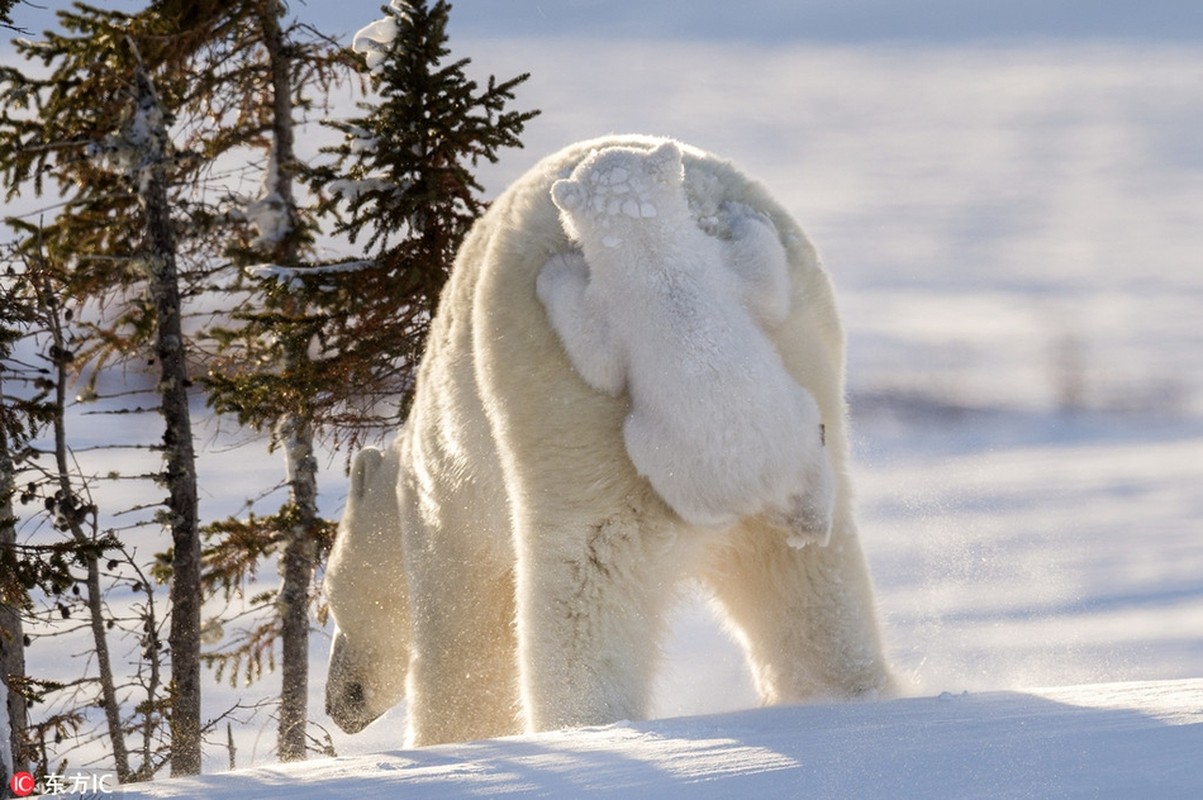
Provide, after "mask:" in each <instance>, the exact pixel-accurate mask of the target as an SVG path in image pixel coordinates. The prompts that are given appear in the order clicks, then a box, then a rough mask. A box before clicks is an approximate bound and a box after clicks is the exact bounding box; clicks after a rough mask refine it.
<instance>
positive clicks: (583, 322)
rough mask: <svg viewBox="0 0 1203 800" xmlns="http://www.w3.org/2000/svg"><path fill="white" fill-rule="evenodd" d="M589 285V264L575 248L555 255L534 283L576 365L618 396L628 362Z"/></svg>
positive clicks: (591, 381)
mask: <svg viewBox="0 0 1203 800" xmlns="http://www.w3.org/2000/svg"><path fill="white" fill-rule="evenodd" d="M588 287H589V265H588V264H587V263H586V262H585V256H584V255H583V254H581V253H580V252H576V251H574V252H571V253H561V254H560V255H557V256H553V257H552V258H551V259H550V260H548V262H547V263H546V264H545V265H544V266H543V269H542V270H541V271H540V272H539V277H538V280H537V281H536V283H535V289H536V292H537V294H538V296H539V300H540V302H542V303H543V307H544V309H546V311H547V317H548V319H549V320H550V321H551V327H552V329H553V330H554V331H555V332H556V334H557V335H558V336H559V338H560V343H561V344H562V345H563V346H564V350H565V351H566V352H567V353H568V360H569V361H570V362H571V363H572V366H573V368H575V369H576V371H577V373H579V374H580V376H581V377H582V378H584V380H585V383H588V384H589V385H590V386H592V387H593V388H594V389H597V390H598V391H599V392H605V393H606V394H609V395H617V394H619V393H620V392H621V391H622V390H623V387H624V386H625V385H626V364H625V362H624V360H623V358H622V354H621V352H620V350H619V347H618V345H617V343H616V342H615V340H614V337H613V335H612V332H611V330H610V325H609V322H608V320H607V319H606V316H605V314H603V313H602V309H599V308H597V307H596V306H595V304H594V303H591V302H590V297H589V296H588Z"/></svg>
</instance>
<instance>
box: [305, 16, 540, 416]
mask: <svg viewBox="0 0 1203 800" xmlns="http://www.w3.org/2000/svg"><path fill="white" fill-rule="evenodd" d="M383 10H384V11H385V13H386V15H387V16H386V17H385V18H384V19H382V20H380V21H378V22H376V23H375V24H374V25H371V26H368V27H367V28H365V29H364V30H363V31H361V32H360V34H359V35H358V36H357V39H356V43H355V47H356V49H357V50H358V51H359V52H360V54H361V55H362V56H363V57H364V68H365V69H366V70H367V71H368V73H369V76H370V86H371V94H370V97H369V99H368V100H367V101H364V102H361V103H359V104H358V108H359V111H360V112H361V115H360V116H358V117H355V118H352V119H349V120H346V121H333V122H329V123H328V124H329V125H330V126H331V127H333V128H334V129H336V130H338V131H340V132H341V133H342V134H343V141H342V142H341V143H340V144H339V145H338V146H336V147H333V148H328V149H326V150H325V152H326V153H327V154H328V155H329V156H331V157H332V160H331V161H330V162H329V163H327V164H325V165H324V166H323V167H322V168H321V169H318V170H315V171H314V172H313V173H311V174H310V176H309V180H310V183H311V185H312V186H313V187H314V188H315V189H316V190H317V191H319V192H320V193H321V194H322V196H323V198H324V200H323V204H322V207H321V208H322V210H323V211H327V212H331V213H334V214H335V215H336V217H337V223H336V224H335V225H334V228H333V230H334V232H335V233H338V234H343V235H346V236H347V237H348V239H349V240H350V241H351V242H352V243H353V244H355V243H360V242H361V243H362V244H361V245H360V246H361V247H362V248H363V249H364V251H365V253H366V255H367V256H368V262H369V263H370V265H371V266H370V268H366V269H362V270H359V271H358V272H355V273H352V274H351V275H349V276H348V277H347V279H346V280H345V281H343V284H344V285H345V286H346V295H345V296H344V297H342V298H340V300H342V301H343V302H345V303H347V304H348V306H347V307H348V308H350V309H351V311H352V312H353V313H344V314H342V315H339V316H338V317H335V318H334V319H332V320H331V324H330V325H329V326H328V328H327V331H326V335H325V339H324V341H325V342H326V343H327V346H328V347H329V349H330V350H331V351H333V352H337V353H339V354H340V359H339V361H338V363H337V365H336V368H337V371H339V372H341V373H343V376H344V377H343V382H344V383H345V384H346V385H348V386H354V387H356V389H357V391H360V392H362V393H363V394H364V397H363V398H360V399H359V400H360V402H361V403H362V402H363V401H364V400H365V399H366V400H369V401H379V400H380V399H382V398H384V397H389V396H391V397H393V398H397V399H399V403H398V404H397V405H394V406H393V411H392V412H391V413H392V414H395V415H396V416H395V417H392V418H390V416H389V414H388V412H385V413H384V414H383V415H382V414H381V412H380V404H379V403H377V404H376V409H375V410H376V415H375V418H374V419H373V415H371V414H369V413H367V412H370V411H371V410H372V409H371V408H369V407H367V406H366V403H365V404H364V405H363V406H361V407H360V408H359V412H360V414H359V416H361V417H367V418H368V419H371V420H372V421H374V422H376V423H377V424H379V423H381V422H385V423H394V422H395V421H399V420H400V419H403V418H404V415H405V412H406V410H407V409H408V404H409V399H410V395H411V393H412V390H413V381H414V377H415V372H416V368H417V364H418V361H419V360H420V358H421V356H422V352H423V350H424V348H425V342H426V336H427V333H428V330H429V324H430V320H431V318H432V317H433V316H434V313H435V310H436V308H437V306H438V302H439V297H440V295H441V292H442V289H443V285H444V284H445V283H446V281H447V278H448V275H449V274H450V271H451V266H452V262H453V261H454V259H455V254H456V251H457V250H458V249H459V245H460V243H461V242H462V241H463V238H464V236H465V235H466V234H467V232H468V229H469V228H470V227H471V226H472V224H473V222H475V221H476V219H477V218H478V217H479V216H480V215H481V214H482V213H484V211H485V209H486V207H487V203H486V202H485V201H484V200H483V199H482V196H481V195H482V193H483V188H482V187H481V185H480V183H479V182H478V181H477V179H476V177H475V175H474V174H473V169H474V168H476V167H477V166H478V165H479V164H480V162H481V160H482V159H483V160H486V161H489V162H496V161H497V159H498V156H499V152H500V151H501V150H502V149H503V148H506V147H521V146H522V142H521V140H520V138H519V137H520V135H521V134H522V131H523V129H524V127H525V125H526V123H527V122H528V121H530V120H531V119H532V118H533V117H534V116H536V115H537V114H538V113H539V112H538V111H522V112H520V111H512V110H507V108H506V107H507V105H508V103H509V102H510V101H511V100H513V99H514V90H515V89H516V88H517V87H518V86H519V85H520V84H521V83H522V82H523V81H525V80H526V79H527V78H528V77H529V75H527V74H522V75H518V76H517V77H514V78H511V79H509V80H506V81H502V82H500V83H499V82H497V80H496V79H495V78H494V77H493V76H490V77H489V78H488V82H487V85H486V86H484V87H483V88H482V87H480V86H479V85H478V84H477V83H476V82H475V81H472V80H470V79H469V78H468V77H467V76H466V74H465V68H466V67H467V66H468V64H469V63H471V62H470V60H469V59H467V58H460V59H449V56H450V54H451V51H450V49H449V47H448V40H447V22H448V17H449V15H450V12H451V6H450V4H448V3H446V2H443V0H438V2H435V3H434V4H433V5H429V4H428V3H426V2H425V0H415V1H414V2H408V3H407V2H402V1H401V0H393V2H392V3H391V4H390V5H389V6H387V7H386V8H384V9H383ZM347 402H352V403H354V402H356V399H355V398H348V399H347Z"/></svg>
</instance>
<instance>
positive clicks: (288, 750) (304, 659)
mask: <svg viewBox="0 0 1203 800" xmlns="http://www.w3.org/2000/svg"><path fill="white" fill-rule="evenodd" d="M279 12H280V4H279V2H278V0H262V2H261V4H260V6H259V20H260V25H261V27H262V30H263V42H264V46H265V47H266V49H267V55H268V61H269V66H270V70H271V79H272V135H273V139H274V145H275V146H274V158H273V159H272V161H273V162H274V164H275V169H276V174H275V175H274V176H272V178H273V179H272V188H273V189H274V190H275V192H276V193H277V194H278V195H279V197H280V201H281V203H282V204H283V206H284V208H285V210H286V212H287V214H288V218H289V223H290V227H289V232H288V233H287V234H286V235H285V236H284V238H283V240H282V241H281V242H280V243H279V246H278V248H277V252H276V254H275V255H276V257H277V259H278V260H279V261H280V262H281V263H282V264H285V265H288V266H292V265H294V264H296V262H297V260H298V247H297V241H298V236H297V235H298V229H297V214H296V200H295V199H294V197H293V191H292V172H293V165H294V163H295V160H296V154H295V152H294V149H293V141H294V132H293V119H292V115H293V107H292V75H291V69H292V58H291V57H290V55H289V54H288V50H287V48H286V47H285V42H284V35H283V32H282V31H281V30H280V20H279ZM297 310H299V309H297ZM307 348H308V342H292V343H290V344H289V346H288V347H287V348H286V353H287V355H286V363H285V365H284V367H285V370H286V371H291V370H292V368H293V367H294V365H297V364H300V363H302V362H303V360H306V359H308V352H307ZM276 435H277V436H278V437H279V439H280V441H281V442H283V444H284V457H285V460H286V467H287V470H288V486H289V499H290V501H291V503H292V507H293V512H294V516H293V519H292V525H291V526H290V528H289V530H287V531H285V532H284V533H285V538H284V548H283V553H282V555H281V565H280V571H281V587H280V594H279V598H278V600H277V607H278V609H279V614H280V641H281V654H282V656H281V665H280V672H281V681H282V686H281V690H280V727H279V734H278V749H279V756H280V760H281V761H297V760H300V759H303V758H305V749H306V739H307V737H306V724H307V722H308V717H309V711H308V699H309V586H310V583H311V581H312V580H313V572H314V568H315V563H314V562H315V561H316V551H317V545H316V537H315V531H316V529H317V523H318V509H317V460H316V458H315V457H314V454H313V442H314V435H313V425H312V420H311V418H310V416H309V414H308V413H307V409H303V408H302V409H297V410H294V411H292V412H289V413H287V414H286V415H285V416H284V417H283V418H282V419H281V420H280V421H279V424H278V427H277V430H276Z"/></svg>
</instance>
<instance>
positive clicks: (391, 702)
mask: <svg viewBox="0 0 1203 800" xmlns="http://www.w3.org/2000/svg"><path fill="white" fill-rule="evenodd" d="M397 508H398V506H397V453H396V451H395V450H390V451H388V452H387V453H382V452H381V451H380V450H377V449H376V448H373V447H368V448H365V449H363V450H361V451H360V452H359V453H357V454H356V456H355V461H354V462H353V464H352V466H351V488H350V491H349V492H348V494H347V506H346V510H345V511H344V512H343V517H342V521H341V522H340V523H339V528H338V536H337V538H336V539H335V542H334V550H333V552H332V553H331V554H330V563H329V566H328V567H327V569H326V577H325V583H324V586H325V590H326V595H327V597H328V599H329V603H330V615H331V616H332V617H333V618H334V625H335V628H334V641H333V643H332V644H331V647H330V662H329V668H328V674H327V677H326V713H327V714H329V715H330V718H331V719H333V720H334V722H335V723H336V724H337V725H338V727H340V728H342V729H343V730H344V731H346V732H347V733H358V732H359V731H361V730H363V729H364V728H365V727H367V726H368V724H370V723H371V722H372V721H373V720H375V719H376V718H377V717H379V716H380V715H381V714H383V713H384V712H386V711H388V710H389V709H390V708H392V707H393V706H395V705H396V704H397V703H399V702H400V701H401V698H402V697H403V696H404V694H405V676H406V672H407V670H408V667H409V593H408V591H407V588H406V581H405V569H404V559H403V556H402V550H401V521H400V514H399V513H398V510H397Z"/></svg>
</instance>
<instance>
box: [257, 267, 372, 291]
mask: <svg viewBox="0 0 1203 800" xmlns="http://www.w3.org/2000/svg"><path fill="white" fill-rule="evenodd" d="M375 266H376V262H375V261H367V260H364V259H357V260H354V261H340V262H338V263H336V264H318V265H314V266H306V267H286V266H283V265H282V264H255V265H253V266H249V267H246V268H245V270H244V271H245V272H246V274H247V275H249V276H251V277H252V278H258V279H259V280H273V281H275V282H276V283H279V284H280V285H282V286H287V287H288V290H289V291H293V292H295V291H299V290H300V289H302V288H303V287H304V286H305V282H304V280H302V279H303V278H316V277H321V276H325V275H337V274H345V273H348V272H361V271H363V270H365V269H371V268H373V267H375ZM321 288H323V289H326V288H329V289H333V287H326V286H323V287H321Z"/></svg>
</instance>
